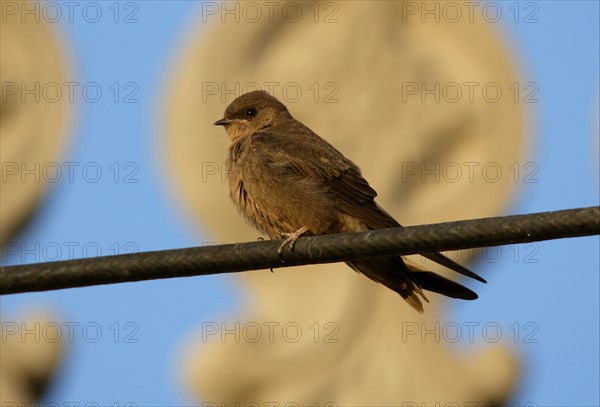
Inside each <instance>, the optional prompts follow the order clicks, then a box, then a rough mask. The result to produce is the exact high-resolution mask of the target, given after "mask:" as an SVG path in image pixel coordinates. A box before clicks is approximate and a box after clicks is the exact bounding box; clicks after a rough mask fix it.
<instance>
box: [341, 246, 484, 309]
mask: <svg viewBox="0 0 600 407" xmlns="http://www.w3.org/2000/svg"><path fill="white" fill-rule="evenodd" d="M405 261H406V263H405ZM347 264H348V265H349V266H350V267H352V268H353V269H354V270H356V271H358V272H359V273H362V274H364V275H365V276H367V277H369V278H370V279H371V280H373V281H375V282H378V283H381V284H383V285H384V286H386V287H387V288H389V289H391V290H393V291H395V292H397V293H398V294H400V296H401V297H402V298H404V299H405V300H406V302H408V303H409V304H410V305H411V306H412V307H413V308H414V309H415V310H417V311H418V312H420V313H423V303H422V301H421V299H423V300H425V301H426V302H429V300H428V299H427V297H426V296H425V293H423V290H428V291H433V292H436V293H439V294H443V295H446V296H448V297H452V298H459V299H463V300H474V299H476V298H477V294H476V293H475V292H473V291H471V290H469V289H468V288H466V287H464V286H462V285H460V284H458V283H455V282H454V281H452V280H449V279H447V278H445V277H442V276H441V275H439V274H436V273H434V272H431V271H426V270H424V269H423V268H421V267H419V266H418V265H416V264H415V263H413V262H411V261H408V260H403V259H402V258H400V257H378V258H375V259H369V260H359V261H353V262H349V263H347Z"/></svg>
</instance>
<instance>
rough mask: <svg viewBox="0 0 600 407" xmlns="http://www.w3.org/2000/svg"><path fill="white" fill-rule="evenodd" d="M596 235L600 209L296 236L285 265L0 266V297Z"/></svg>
mask: <svg viewBox="0 0 600 407" xmlns="http://www.w3.org/2000/svg"><path fill="white" fill-rule="evenodd" d="M597 234H600V206H594V207H590V208H578V209H568V210H562V211H553V212H541V213H534V214H529V215H514V216H502V217H495V218H483V219H473V220H464V221H457V222H446V223H438V224H432V225H422V226H411V227H403V228H392V229H380V230H373V231H369V232H361V233H352V234H334V235H322V236H308V237H301V238H300V239H299V240H298V241H297V243H296V246H295V249H294V252H293V253H292V252H290V250H289V249H288V248H286V250H285V252H284V259H285V262H282V261H281V260H280V259H279V257H278V255H277V249H278V248H279V246H280V244H281V241H277V240H268V241H257V242H250V243H236V244H225V245H218V246H217V245H215V246H203V247H193V248H187V249H176V250H164V251H155V252H145V253H134V254H122V255H116V256H105V257H96V258H89V259H80V260H67V261H58V262H50V263H37V264H25V265H19V266H5V267H0V294H12V293H24V292H30V291H46V290H57V289H61V288H71V287H85V286H92V285H100V284H113V283H123V282H131V281H141V280H153V279H159V278H171V277H188V276H198V275H209V274H219V273H233V272H239V271H248V270H258V269H268V268H279V267H289V266H297V265H302V264H316V263H333V262H340V261H348V260H357V259H361V258H368V257H372V256H378V255H409V254H415V253H430V252H440V251H446V250H461V249H469V248H477V247H486V246H498V245H506V244H514V243H528V242H534V241H541V240H550V239H560V238H567V237H577V236H589V235H597Z"/></svg>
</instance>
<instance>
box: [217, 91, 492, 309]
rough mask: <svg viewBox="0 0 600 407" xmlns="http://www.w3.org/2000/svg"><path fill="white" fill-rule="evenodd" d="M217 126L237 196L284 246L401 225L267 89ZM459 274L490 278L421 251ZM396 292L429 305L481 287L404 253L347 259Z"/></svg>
mask: <svg viewBox="0 0 600 407" xmlns="http://www.w3.org/2000/svg"><path fill="white" fill-rule="evenodd" d="M214 124H215V125H218V126H224V127H225V130H226V131H227V134H228V135H229V137H230V139H231V145H230V146H229V155H228V157H227V162H226V168H227V176H228V181H229V188H230V191H231V198H232V200H233V202H234V203H235V205H236V206H237V207H238V209H239V210H240V212H241V213H242V214H243V215H244V217H245V218H246V219H247V220H248V221H249V222H250V223H252V224H253V225H254V226H255V227H256V228H257V229H259V230H260V231H261V232H264V233H265V234H267V235H268V236H269V237H271V238H272V239H280V238H282V237H285V238H286V239H285V240H284V242H283V244H282V245H281V247H280V249H279V253H280V255H281V253H282V252H283V249H284V247H285V246H286V245H287V244H290V248H291V249H293V245H294V242H295V241H296V239H298V238H299V237H300V236H302V235H320V234H327V233H343V232H359V231H366V230H373V229H381V228H390V227H398V226H400V224H399V223H398V222H396V220H394V218H392V217H391V216H390V215H389V214H388V213H387V212H386V211H384V210H383V209H382V208H381V207H380V206H379V205H377V203H376V202H375V197H376V196H377V193H376V192H375V190H373V188H371V187H370V186H369V183H368V182H367V181H366V180H365V179H364V178H363V177H362V175H361V173H360V169H359V168H358V167H357V166H356V165H355V164H354V163H353V162H352V161H350V160H349V159H347V158H346V157H344V156H343V155H342V153H340V152H339V151H338V150H336V149H335V148H334V147H333V146H332V145H330V144H329V143H328V142H326V141H325V140H324V139H322V138H321V137H319V136H318V135H317V134H315V133H314V132H313V131H312V130H310V129H309V128H308V127H306V126H305V125H303V124H302V123H300V122H299V121H297V120H295V119H294V118H293V117H292V115H291V114H290V112H289V111H288V109H287V108H286V107H285V105H283V104H282V103H281V102H280V101H278V100H277V99H276V98H274V97H273V96H271V95H269V94H268V93H267V92H264V91H255V92H250V93H246V94H244V95H241V96H240V97H238V98H237V99H235V100H234V101H233V102H232V103H231V104H230V105H229V106H228V107H227V109H226V110H225V117H223V118H222V119H220V120H217V121H216V122H215V123H214ZM422 255H423V256H424V257H427V258H429V259H431V260H433V261H435V262H437V263H439V264H441V265H443V266H446V267H448V268H450V269H452V270H454V271H456V272H458V273H461V274H463V275H466V276H469V277H471V278H474V279H477V280H479V281H481V282H485V280H484V279H483V278H481V277H479V276H478V275H477V274H475V273H473V272H471V271H469V270H468V269H466V268H465V267H463V266H461V265H460V264H458V263H456V262H454V261H452V260H450V259H449V258H447V257H445V256H443V255H442V254H440V253H422ZM347 264H348V265H349V266H350V267H352V268H353V269H354V270H356V271H358V272H360V273H362V274H364V275H365V276H367V277H369V278H370V279H371V280H373V281H376V282H378V283H381V284H383V285H384V286H386V287H388V288H389V289H391V290H393V291H395V292H397V293H398V294H400V296H402V298H404V299H405V300H406V301H407V302H408V303H409V304H410V305H411V306H412V307H413V308H415V309H416V310H417V311H419V312H423V304H422V302H421V299H423V300H425V301H427V302H429V301H428V299H427V297H426V296H425V294H424V293H423V290H429V291H434V292H437V293H440V294H444V295H446V296H449V297H453V298H460V299H464V300H472V299H476V298H477V294H476V293H474V292H473V291H471V290H469V289H468V288H466V287H463V286H462V285H460V284H457V283H455V282H453V281H451V280H448V279H447V278H445V277H442V276H440V275H438V274H435V273H433V272H430V271H425V270H423V269H421V268H420V267H419V266H417V265H416V264H414V263H411V262H409V261H407V260H404V259H402V258H401V257H400V256H394V257H388V256H385V257H376V258H373V259H368V260H358V261H351V262H348V263H347Z"/></svg>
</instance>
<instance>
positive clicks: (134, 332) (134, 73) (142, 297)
mask: <svg viewBox="0 0 600 407" xmlns="http://www.w3.org/2000/svg"><path fill="white" fill-rule="evenodd" d="M530 3H531V4H536V5H537V6H538V7H537V10H538V11H537V12H536V18H537V19H538V21H537V22H535V23H524V22H523V21H522V18H523V15H520V19H521V21H519V23H515V22H514V21H511V19H507V20H503V21H502V22H503V26H502V29H503V31H504V32H505V36H506V40H507V41H508V43H509V44H510V45H511V46H512V47H513V49H514V51H515V54H516V55H517V56H518V58H519V60H520V63H521V65H522V67H523V68H524V69H523V71H524V72H525V76H526V80H529V81H534V82H536V83H537V84H538V85H539V89H540V96H539V99H540V103H537V104H535V105H534V106H532V107H533V110H534V120H535V121H534V123H533V124H534V126H533V128H534V131H535V135H534V142H533V145H532V151H531V156H530V157H529V160H530V161H534V162H536V163H537V164H538V165H539V169H540V170H539V175H538V179H539V182H538V183H533V184H523V185H522V187H521V190H520V195H519V196H518V197H517V199H516V200H515V202H514V203H513V205H512V207H511V208H510V210H509V213H527V212H537V211H545V210H554V209H564V208H571V207H581V206H591V205H597V204H598V202H599V190H598V183H599V179H598V151H597V150H598V122H597V120H598V97H599V92H598V87H599V51H598V50H599V48H600V45H599V43H598V41H599V40H598V38H599V34H600V32H599V26H598V19H599V17H598V16H599V8H598V2H596V1H571V2H565V1H554V2H535V3H533V2H530ZM98 4H101V5H102V6H101V7H102V10H103V12H104V13H105V14H104V15H105V16H111V18H102V19H100V21H98V22H97V23H93V24H91V23H89V22H87V21H85V20H84V19H82V18H76V19H75V21H74V22H72V23H70V22H63V24H61V29H62V30H63V31H64V32H65V33H66V36H65V37H66V40H67V43H68V44H69V46H70V47H71V55H72V57H73V60H74V62H75V66H76V72H77V78H78V80H79V81H81V82H94V81H95V82H98V83H99V84H100V85H101V86H102V88H103V89H104V90H105V91H107V89H109V87H110V86H111V84H113V83H115V82H116V83H118V87H119V88H120V89H121V92H120V94H119V96H118V100H119V103H113V102H106V99H103V100H101V101H100V102H98V103H83V104H81V105H79V106H78V118H77V123H76V131H75V135H76V137H75V139H74V142H73V144H72V147H71V148H70V150H69V151H68V154H67V158H66V159H65V161H77V162H82V163H90V162H94V163H97V166H99V167H100V168H101V169H102V170H103V176H102V177H100V180H99V181H98V182H97V183H90V182H85V181H84V180H83V177H76V179H75V180H74V181H73V182H67V181H63V182H60V183H58V184H56V185H55V186H54V188H53V189H52V191H51V193H50V194H49V196H48V197H47V198H48V199H47V201H46V203H45V205H44V207H43V208H42V209H41V210H40V211H39V213H38V214H37V215H36V216H35V217H34V218H33V220H32V222H31V223H30V224H29V225H28V226H27V228H26V229H25V230H24V231H23V232H22V233H21V234H20V235H19V236H17V237H16V238H15V241H16V242H19V243H21V242H29V244H31V242H40V244H41V245H42V246H43V245H45V244H47V243H48V242H63V243H62V244H61V246H62V248H63V249H64V250H67V248H66V246H65V245H64V242H75V243H74V247H75V249H74V250H75V254H76V256H77V257H81V255H83V254H84V249H85V250H96V249H97V248H98V247H99V248H100V249H101V250H102V253H103V254H114V252H115V251H116V250H118V251H119V252H125V251H127V250H129V249H130V248H132V247H133V248H135V249H136V250H139V251H148V250H159V249H168V248H177V247H187V246H193V245H196V244H198V243H199V242H200V241H201V236H199V235H198V233H197V232H196V231H195V230H193V229H192V227H191V225H190V222H188V221H187V220H186V219H185V217H184V215H183V214H182V213H180V212H178V208H177V205H176V202H175V201H174V199H172V198H170V197H169V196H168V194H167V192H168V191H169V189H168V188H167V186H165V185H164V182H165V177H164V176H162V175H161V170H162V169H161V168H160V162H159V160H157V159H156V157H158V156H159V154H160V152H159V151H157V149H158V148H159V146H160V143H159V140H158V138H159V134H158V132H157V129H156V120H155V118H156V116H157V113H158V107H159V103H158V102H159V98H160V95H161V93H160V92H161V91H162V86H163V85H164V80H165V77H164V74H165V72H166V69H167V68H168V67H169V66H168V64H169V62H170V61H171V59H172V56H173V51H174V49H177V47H178V46H179V45H180V44H179V41H180V40H182V39H183V38H184V34H186V33H187V29H188V28H189V27H190V26H191V24H193V23H194V22H195V21H196V20H195V19H194V17H195V16H196V15H197V14H196V13H197V12H198V11H199V7H200V3H198V2H194V1H172V2H165V1H152V2H139V3H121V7H122V8H121V9H120V12H121V13H120V15H119V19H123V18H125V16H126V15H127V14H128V13H131V12H135V15H134V18H138V20H139V22H138V23H131V24H124V23H123V24H115V23H114V21H113V18H114V14H110V13H113V10H112V9H109V7H110V4H113V3H112V2H111V3H110V4H109V3H98ZM126 4H134V5H137V6H138V7H139V9H138V10H137V11H136V9H135V8H125V5H126ZM507 4H508V3H503V7H504V8H503V9H505V10H506V9H507V8H508V7H509V6H507ZM510 4H513V2H510ZM524 4H528V3H521V5H522V6H523V5H524ZM128 7H129V6H128ZM132 7H133V6H132ZM531 10H534V9H533V8H531V9H526V8H523V9H522V11H523V12H526V11H531ZM198 23H199V22H198ZM130 82H135V83H136V84H137V86H138V87H137V88H135V87H133V88H132V87H131V84H130ZM108 92H110V91H108ZM132 92H133V93H134V94H133V95H132V97H133V98H136V99H137V100H138V101H137V102H136V103H122V102H121V101H123V100H124V97H125V95H127V94H131V93H132ZM110 95H111V97H112V96H114V93H110ZM114 163H117V165H116V166H114ZM117 168H118V171H117ZM115 179H116V181H117V182H115ZM126 181H133V182H126ZM209 240H210V239H209ZM132 245H133V246H132ZM522 249H523V251H521V252H520V253H519V254H516V256H517V257H516V259H517V260H518V261H515V257H513V258H511V256H502V258H501V259H500V261H498V262H497V263H485V264H482V265H481V267H482V268H483V269H484V270H485V271H484V272H485V276H486V278H487V279H488V281H489V284H488V285H486V286H485V287H483V288H481V289H480V290H479V287H478V291H479V294H480V299H479V300H478V301H477V303H476V304H475V305H474V303H459V302H454V303H453V306H452V307H451V309H450V310H449V311H448V312H449V314H450V315H452V319H453V320H455V321H482V322H485V321H502V322H503V325H502V326H503V327H508V326H511V325H512V324H515V323H517V324H518V325H515V327H518V328H515V329H518V330H520V333H522V334H523V335H525V336H526V335H527V334H530V335H533V336H531V338H533V339H536V340H537V342H536V341H534V342H526V341H523V340H519V341H515V342H516V343H515V344H514V345H515V348H516V349H518V352H519V353H520V354H521V355H522V357H523V358H524V361H525V363H526V365H525V366H526V372H527V374H526V377H525V381H524V382H523V385H522V387H521V388H520V390H519V392H518V394H517V395H516V396H515V402H519V403H521V405H522V404H524V403H526V402H532V403H535V405H538V406H548V405H566V406H575V405H577V406H592V405H599V403H600V401H599V399H598V382H599V380H600V378H599V376H598V371H599V353H598V343H600V339H599V320H600V316H599V294H598V293H599V269H600V264H599V256H600V255H599V239H598V237H597V236H595V237H587V238H578V239H566V240H558V241H550V242H543V243H539V244H538V245H537V246H535V248H530V249H531V250H536V254H535V259H537V260H539V261H538V262H537V263H526V262H525V261H523V259H524V258H525V255H526V250H528V249H527V248H522ZM78 254H79V255H78ZM32 256H33V258H32ZM36 256H37V257H36ZM63 257H64V256H63ZM20 259H24V260H27V261H32V260H44V258H40V257H39V254H38V255H30V256H29V257H23V256H22V253H19V254H18V255H17V256H14V257H12V258H11V259H9V260H10V261H9V263H16V262H19V260H20ZM236 290H237V289H236V287H235V286H234V285H233V284H232V280H231V279H230V277H225V276H212V277H201V278H192V279H169V280H161V281H150V282H141V283H132V284H120V285H113V286H106V287H91V288H83V289H72V290H62V291H56V292H47V293H34V294H27V295H13V296H5V297H3V298H2V299H1V306H2V310H1V311H2V318H3V321H6V320H7V319H8V320H10V319H11V318H15V316H16V315H17V314H18V312H20V311H21V310H24V309H27V308H32V307H35V305H36V304H40V305H41V306H43V307H44V308H49V309H52V310H55V311H56V312H57V313H58V314H59V315H60V317H61V318H62V319H63V320H64V321H68V322H73V323H74V324H78V325H74V326H75V336H74V340H73V343H72V346H71V347H70V349H69V352H68V354H67V357H66V361H65V364H64V368H63V370H62V372H61V374H60V377H59V379H58V380H57V382H56V383H55V384H54V386H53V387H52V389H51V393H50V394H49V395H48V400H49V401H53V402H62V401H74V400H77V401H78V402H80V403H83V404H85V403H88V402H95V403H100V404H105V405H106V404H108V405H113V404H115V403H119V404H120V405H123V404H125V403H126V402H134V403H136V404H137V405H171V406H173V405H183V404H185V403H188V402H189V400H188V399H186V397H185V395H184V393H183V392H182V391H181V388H180V387H179V384H178V382H177V381H176V374H175V373H176V372H175V362H176V359H177V356H178V355H177V354H176V348H177V345H178V344H180V343H181V341H182V339H183V338H184V337H185V334H186V333H187V332H190V331H191V330H193V329H194V328H196V327H197V326H198V325H199V324H200V322H201V321H203V320H211V317H213V318H214V316H215V315H222V314H224V313H231V312H234V311H235V310H236V309H237V307H238V306H239V300H238V292H237V291H236ZM504 322H505V324H504ZM98 328H99V329H100V330H101V333H100V334H99V337H98V340H97V341H96V342H94V341H93V340H92V338H95V337H96V336H98V335H97V334H96V332H98ZM513 333H514V332H511V334H513ZM521 338H522V336H521ZM149 384H151V385H149Z"/></svg>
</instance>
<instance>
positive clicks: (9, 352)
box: [0, 312, 64, 406]
mask: <svg viewBox="0 0 600 407" xmlns="http://www.w3.org/2000/svg"><path fill="white" fill-rule="evenodd" d="M56 326H57V323H56V318H54V317H53V316H52V315H51V314H49V313H48V312H30V313H28V314H27V315H25V316H24V317H22V318H17V319H14V320H12V321H10V320H7V319H6V318H3V321H2V332H0V334H1V335H2V344H1V345H0V346H1V347H2V349H1V351H2V357H1V358H0V404H2V405H3V406H23V405H33V404H34V403H35V402H36V401H39V400H40V398H41V396H42V395H43V393H44V391H45V390H46V388H47V387H48V385H49V383H50V381H51V379H52V377H53V376H54V374H55V373H56V370H57V368H58V366H59V364H60V362H61V360H62V359H63V352H64V343H63V340H62V337H61V335H60V328H58V330H56V328H55V327H56Z"/></svg>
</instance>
